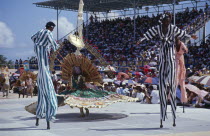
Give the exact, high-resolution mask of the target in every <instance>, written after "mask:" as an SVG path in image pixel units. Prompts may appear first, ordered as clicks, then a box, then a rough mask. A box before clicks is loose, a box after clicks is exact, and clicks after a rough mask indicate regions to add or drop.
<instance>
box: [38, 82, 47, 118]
mask: <svg viewBox="0 0 210 136" xmlns="http://www.w3.org/2000/svg"><path fill="white" fill-rule="evenodd" d="M41 89H42V88H41V87H40V85H38V103H37V108H36V117H37V118H44V117H45V115H46V101H45V98H44V97H45V96H44V93H43V90H41Z"/></svg>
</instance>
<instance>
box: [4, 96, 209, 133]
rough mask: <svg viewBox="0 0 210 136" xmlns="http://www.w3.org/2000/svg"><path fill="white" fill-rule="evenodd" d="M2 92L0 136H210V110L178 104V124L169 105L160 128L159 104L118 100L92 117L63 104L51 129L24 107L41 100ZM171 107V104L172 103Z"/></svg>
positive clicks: (92, 113) (92, 110) (95, 112)
mask: <svg viewBox="0 0 210 136" xmlns="http://www.w3.org/2000/svg"><path fill="white" fill-rule="evenodd" d="M9 95H10V96H9V98H7V99H6V98H2V95H0V97H1V98H0V136H67V135H68V136H209V135H210V117H209V116H210V110H209V109H204V108H193V107H186V108H185V113H183V112H182V107H180V106H178V107H177V120H176V125H177V126H176V127H173V126H172V115H171V111H170V107H168V119H167V120H166V121H165V122H163V125H164V127H163V128H160V127H159V125H160V124H159V120H160V110H159V104H140V103H139V102H131V103H115V104H113V105H110V106H108V107H106V108H102V109H90V115H89V117H85V118H80V117H79V109H78V108H73V109H72V108H70V107H69V106H67V105H66V106H63V107H59V109H58V113H57V118H56V121H55V122H54V123H51V129H50V130H47V129H46V127H47V125H46V121H45V120H44V119H42V120H40V125H39V126H35V116H34V115H32V114H30V113H28V112H26V111H25V110H24V107H25V106H26V105H29V104H30V103H32V102H35V101H36V100H37V96H34V97H33V98H18V95H17V94H12V93H10V94H9ZM169 106H170V105H169Z"/></svg>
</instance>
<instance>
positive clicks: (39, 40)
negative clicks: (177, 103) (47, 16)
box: [31, 29, 59, 121]
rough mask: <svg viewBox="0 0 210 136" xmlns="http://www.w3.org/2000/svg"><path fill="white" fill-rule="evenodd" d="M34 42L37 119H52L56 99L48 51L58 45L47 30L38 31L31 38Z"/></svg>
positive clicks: (55, 110) (55, 107) (55, 108)
mask: <svg viewBox="0 0 210 136" xmlns="http://www.w3.org/2000/svg"><path fill="white" fill-rule="evenodd" d="M31 39H32V41H33V42H34V51H35V53H36V55H37V59H38V67H39V71H38V77H37V84H38V105H37V110H36V116H37V118H44V117H45V118H46V120H47V121H50V120H52V119H54V117H55V115H56V112H57V107H58V106H57V97H56V94H55V90H54V86H53V82H52V79H51V74H50V70H49V62H48V51H49V50H51V49H52V50H53V51H56V50H57V49H58V48H59V45H58V44H57V43H56V42H55V41H54V40H53V36H52V32H51V31H49V30H47V29H42V30H40V31H38V32H37V33H36V34H35V35H33V36H32V37H31Z"/></svg>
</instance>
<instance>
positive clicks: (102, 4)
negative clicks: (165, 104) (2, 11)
mask: <svg viewBox="0 0 210 136" xmlns="http://www.w3.org/2000/svg"><path fill="white" fill-rule="evenodd" d="M183 1H186V0H183ZM178 2H182V1H178ZM191 2H192V3H193V2H195V5H194V8H189V9H190V10H189V9H188V10H189V13H186V11H187V8H186V9H184V10H183V9H182V11H181V12H177V13H176V16H175V17H176V22H177V23H176V25H177V26H179V27H180V28H183V29H187V31H188V33H195V32H197V31H199V30H201V29H202V28H205V27H204V26H205V24H206V22H208V21H209V14H206V13H208V12H206V11H207V9H205V11H204V10H200V11H198V10H197V8H198V6H197V4H198V3H199V2H205V1H191ZM34 4H35V5H36V6H37V7H43V8H51V9H56V10H68V11H77V10H78V6H79V0H73V1H71V0H69V1H67V0H50V1H44V2H38V3H34ZM163 4H169V7H170V8H171V9H173V7H172V6H175V4H179V3H177V1H173V0H164V1H163V0H156V1H153V0H123V1H122V0H84V12H86V13H87V15H88V13H90V14H91V13H92V14H95V13H96V12H97V13H110V12H112V11H116V10H118V11H126V10H133V11H134V12H133V18H131V17H126V15H125V14H124V15H123V16H124V17H123V18H116V19H114V20H106V19H107V18H104V19H103V20H102V19H98V20H97V19H96V18H95V20H93V19H92V20H91V19H90V20H89V18H88V17H87V18H86V20H87V21H85V29H86V31H84V35H85V36H86V37H85V39H84V41H85V42H86V45H89V47H94V48H92V50H95V52H100V54H101V55H103V57H100V55H99V56H96V58H97V59H98V60H99V61H100V59H102V58H105V60H106V61H108V62H109V63H110V64H112V65H115V66H128V65H129V66H131V65H135V66H140V65H143V64H145V63H149V62H150V61H151V60H152V61H157V58H156V57H158V56H154V55H151V54H153V53H154V52H157V50H158V43H157V42H156V40H154V41H151V42H150V43H149V42H145V43H142V45H141V47H135V45H134V44H135V42H136V40H138V39H139V38H140V37H141V34H142V33H143V32H144V31H145V30H147V29H148V28H149V27H151V26H153V25H154V23H156V22H157V21H158V18H159V14H157V15H152V17H150V16H147V15H144V16H142V14H140V13H139V12H135V10H139V9H142V8H145V9H147V8H146V7H145V6H150V5H151V6H153V7H155V6H156V7H163ZM161 5H162V6H161ZM204 6H205V5H204ZM156 12H157V13H159V8H158V11H157V10H156ZM123 13H125V12H123ZM147 13H148V11H147ZM140 15H141V16H140ZM188 15H189V16H188ZM90 17H91V16H90ZM188 17H190V18H188ZM142 20H143V21H146V23H147V24H143V25H142ZM106 24H109V25H106ZM120 25H123V28H124V30H122V29H121V27H122V26H120ZM103 27H105V28H107V29H106V32H104V31H105V30H103V29H102V28H103ZM140 29H141V30H140ZM113 31H115V32H114V33H113ZM204 31H205V30H204ZM72 33H73V32H72ZM107 36H108V37H107ZM122 37H123V38H124V39H122ZM204 37H205V34H204ZM64 38H65V37H64ZM119 38H121V39H119ZM201 39H202V38H200V39H199V41H201ZM123 40H124V41H123ZM130 40H131V41H130ZM157 40H158V39H157ZM117 41H123V42H120V43H117ZM199 44H200V43H199ZM154 45H155V46H154ZM152 46H154V47H155V48H153V47H152ZM74 50H75V49H74V48H73V46H72V45H71V44H70V43H69V42H68V41H67V40H65V46H64V48H63V49H62V50H61V54H62V55H63V56H65V55H67V54H68V53H71V52H74ZM96 50H97V51H96ZM133 50H134V53H133V52H132V51H133ZM131 52H132V53H131ZM83 53H84V54H85V55H86V56H89V58H90V59H92V60H95V57H94V56H92V55H91V54H90V53H88V51H87V50H83ZM110 54H111V55H110ZM137 54H141V56H138V55H137ZM58 58H59V59H61V57H59V56H58ZM95 62H97V61H95ZM100 63H101V64H102V63H103V60H101V61H100ZM55 64H57V65H59V62H58V61H56V62H55ZM97 64H98V63H97ZM104 64H105V63H104ZM107 64H108V63H106V64H105V65H107Z"/></svg>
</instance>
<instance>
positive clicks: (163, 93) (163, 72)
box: [159, 62, 167, 121]
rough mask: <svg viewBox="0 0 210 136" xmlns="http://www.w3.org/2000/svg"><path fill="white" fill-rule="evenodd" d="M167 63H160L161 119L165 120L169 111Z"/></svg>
mask: <svg viewBox="0 0 210 136" xmlns="http://www.w3.org/2000/svg"><path fill="white" fill-rule="evenodd" d="M166 67H167V65H166V63H165V62H164V63H160V66H159V96H160V113H161V114H160V118H161V120H163V121H165V117H166V116H167V115H166V111H167V97H166V96H167V95H166V90H167V86H166V83H165V82H166V81H165V79H166V75H167V73H166V72H167V71H166V69H165V68H166Z"/></svg>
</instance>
